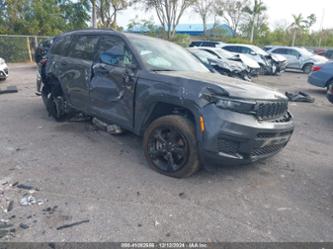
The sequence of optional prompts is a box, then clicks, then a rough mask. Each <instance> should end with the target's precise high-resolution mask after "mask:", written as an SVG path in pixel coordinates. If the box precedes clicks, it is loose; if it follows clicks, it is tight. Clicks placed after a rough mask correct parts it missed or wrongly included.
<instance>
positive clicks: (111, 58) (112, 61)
mask: <svg viewBox="0 0 333 249" xmlns="http://www.w3.org/2000/svg"><path fill="white" fill-rule="evenodd" d="M99 59H100V61H101V62H102V63H105V64H107V65H111V66H116V65H119V63H120V62H121V60H122V56H121V55H115V54H110V53H107V52H104V53H102V54H101V55H100V56H99Z"/></svg>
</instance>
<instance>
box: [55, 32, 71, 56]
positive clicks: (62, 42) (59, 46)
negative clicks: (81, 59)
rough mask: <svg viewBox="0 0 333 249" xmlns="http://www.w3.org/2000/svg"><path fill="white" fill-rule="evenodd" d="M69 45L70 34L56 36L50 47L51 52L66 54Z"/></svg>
mask: <svg viewBox="0 0 333 249" xmlns="http://www.w3.org/2000/svg"><path fill="white" fill-rule="evenodd" d="M70 45H71V36H65V37H61V38H56V39H55V41H54V44H53V46H52V48H51V53H52V54H57V55H62V56H67V54H68V49H69V47H70Z"/></svg>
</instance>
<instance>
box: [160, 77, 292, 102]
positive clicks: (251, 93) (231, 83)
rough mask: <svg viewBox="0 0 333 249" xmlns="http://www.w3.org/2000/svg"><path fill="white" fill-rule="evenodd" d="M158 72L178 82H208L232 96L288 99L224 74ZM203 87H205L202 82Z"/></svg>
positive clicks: (273, 91)
mask: <svg viewBox="0 0 333 249" xmlns="http://www.w3.org/2000/svg"><path fill="white" fill-rule="evenodd" d="M158 74H160V75H164V76H168V77H173V78H179V79H177V82H180V83H181V82H182V80H183V81H186V80H189V81H192V82H190V83H193V84H199V83H200V84H202V83H207V87H209V85H212V86H215V87H220V88H222V89H223V90H225V91H227V92H228V93H229V96H230V97H235V98H247V99H256V100H279V99H287V98H286V96H285V95H283V94H282V93H279V92H277V91H275V90H273V89H270V88H267V87H263V86H259V85H257V84H254V83H251V82H247V81H243V80H239V79H235V78H231V77H227V76H223V75H220V74H215V73H203V72H184V71H172V72H159V73H158ZM168 77H166V78H164V79H163V78H161V80H162V81H165V82H166V83H168V81H169V80H170V79H168ZM202 86H203V88H204V87H205V85H204V84H202Z"/></svg>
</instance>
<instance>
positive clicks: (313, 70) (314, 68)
mask: <svg viewBox="0 0 333 249" xmlns="http://www.w3.org/2000/svg"><path fill="white" fill-rule="evenodd" d="M320 69H321V67H320V66H313V67H312V72H317V71H319V70H320Z"/></svg>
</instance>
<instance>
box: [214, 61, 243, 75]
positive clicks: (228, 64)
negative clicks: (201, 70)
mask: <svg viewBox="0 0 333 249" xmlns="http://www.w3.org/2000/svg"><path fill="white" fill-rule="evenodd" d="M216 63H217V65H218V66H220V67H222V68H226V69H228V70H230V71H231V72H235V71H238V72H241V71H245V70H246V67H245V66H244V65H243V63H242V62H240V61H232V60H228V59H218V60H216Z"/></svg>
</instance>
